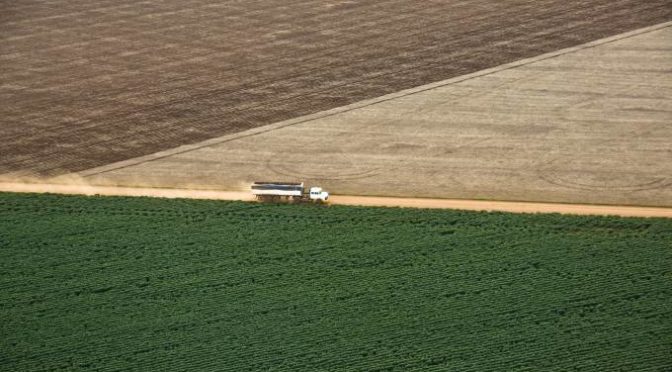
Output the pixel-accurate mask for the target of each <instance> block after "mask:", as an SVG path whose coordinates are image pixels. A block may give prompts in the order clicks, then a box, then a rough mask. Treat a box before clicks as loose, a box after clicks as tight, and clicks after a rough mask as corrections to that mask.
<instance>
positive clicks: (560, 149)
mask: <svg viewBox="0 0 672 372" xmlns="http://www.w3.org/2000/svg"><path fill="white" fill-rule="evenodd" d="M652 29H653V30H652ZM671 40H672V23H668V24H664V25H660V26H658V27H653V28H650V29H648V30H646V31H639V32H635V33H631V34H628V35H620V36H617V37H615V38H612V39H610V40H607V41H602V42H600V43H598V44H599V45H597V46H595V45H589V46H587V47H582V48H576V50H573V51H571V52H568V53H566V54H562V55H559V56H555V57H549V58H544V59H541V60H538V61H535V62H530V63H522V64H520V65H517V66H504V67H502V68H499V69H496V70H497V71H489V72H487V73H486V72H483V73H479V74H474V75H472V76H467V77H463V78H457V79H453V80H448V81H446V82H443V83H437V84H434V85H431V86H429V87H426V88H421V89H416V90H412V91H410V92H405V93H399V94H396V95H392V96H390V97H384V98H381V99H379V100H373V101H371V102H363V103H361V104H358V105H353V106H352V107H349V108H345V109H341V110H335V111H332V112H327V113H323V114H320V115H314V116H312V117H308V118H306V119H305V120H303V119H298V120H294V121H289V122H286V123H279V124H276V125H273V126H270V127H268V128H266V129H260V130H258V131H256V132H254V133H248V134H245V135H238V136H229V137H224V138H221V139H218V140H212V141H209V142H208V143H205V144H203V145H202V146H200V148H199V147H198V146H196V147H194V148H192V149H188V148H182V149H176V150H173V151H169V152H166V153H165V154H157V155H156V156H150V157H146V158H140V159H137V160H134V161H129V162H126V163H120V164H117V165H113V166H108V167H101V168H98V169H93V170H90V171H86V172H82V173H81V175H83V176H86V178H87V179H88V180H89V181H90V182H93V183H96V184H115V185H144V186H163V187H175V188H186V187H197V188H204V189H223V190H227V189H228V190H235V189H240V188H241V181H253V180H259V179H281V180H282V179H284V180H303V181H306V182H309V183H318V184H321V185H323V186H325V187H327V188H328V189H330V190H331V191H332V192H335V193H338V194H350V195H392V196H409V197H438V198H466V199H491V200H527V201H542V202H566V203H594V204H624V205H628V204H629V205H648V206H672V126H670V123H672V73H671V71H672V58H670V56H671V52H672V49H671V45H672V44H670V41H671Z"/></svg>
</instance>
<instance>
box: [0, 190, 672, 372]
mask: <svg viewBox="0 0 672 372" xmlns="http://www.w3.org/2000/svg"><path fill="white" fill-rule="evenodd" d="M671 299H672V220H665V219H634V218H631V219H624V218H605V217H569V216H560V215H514V214H504V213H474V212H459V211H441V210H433V211H430V210H410V209H409V210H407V209H393V208H389V209H387V208H354V207H337V206H334V207H329V208H324V207H315V206H290V205H279V206H275V205H260V204H253V203H242V202H215V201H195V200H167V199H151V198H108V197H74V196H54V195H31V194H23V195H19V194H0V330H1V334H0V335H1V337H0V370H3V371H14V370H17V371H18V370H20V371H29V370H77V369H86V370H101V371H114V370H141V371H181V370H210V371H222V370H232V371H245V370H264V371H266V370H272V371H280V370H285V371H295V370H309V371H317V370H360V371H377V370H387V371H391V370H398V371H402V370H403V371H405V370H460V371H464V370H473V371H483V370H498V371H509V370H534V371H536V370H544V371H546V370H562V371H566V370H586V371H594V370H605V371H615V370H670V369H672V300H671Z"/></svg>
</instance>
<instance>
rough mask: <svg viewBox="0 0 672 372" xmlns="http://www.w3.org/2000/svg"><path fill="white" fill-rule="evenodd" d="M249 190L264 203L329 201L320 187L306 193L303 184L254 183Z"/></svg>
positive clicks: (314, 187)
mask: <svg viewBox="0 0 672 372" xmlns="http://www.w3.org/2000/svg"><path fill="white" fill-rule="evenodd" d="M251 190H252V194H253V195H254V196H255V197H256V198H257V200H259V201H264V202H274V203H279V202H294V203H301V202H312V203H326V202H327V200H329V193H328V192H326V191H324V190H322V188H321V187H319V186H313V187H311V188H309V189H308V191H306V188H305V187H304V186H303V182H254V183H253V184H252V186H251Z"/></svg>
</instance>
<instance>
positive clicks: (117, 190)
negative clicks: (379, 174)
mask: <svg viewBox="0 0 672 372" xmlns="http://www.w3.org/2000/svg"><path fill="white" fill-rule="evenodd" d="M0 191H5V192H25V193H55V194H72V195H107V196H149V197H161V198H187V199H213V200H242V201H252V200H254V198H253V196H252V195H251V194H250V192H248V191H216V190H184V189H159V188H135V187H112V186H90V185H65V184H38V183H0ZM330 204H334V205H356V206H369V207H404V208H432V209H461V210H473V211H501V212H514V213H563V214H575V215H613V216H623V217H666V218H672V208H653V207H632V206H606V205H581V204H554V203H529V202H504V201H485V200H458V199H423V198H392V197H375V196H352V195H332V196H331V197H330Z"/></svg>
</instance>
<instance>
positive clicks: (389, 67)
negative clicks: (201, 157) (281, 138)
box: [0, 0, 672, 175]
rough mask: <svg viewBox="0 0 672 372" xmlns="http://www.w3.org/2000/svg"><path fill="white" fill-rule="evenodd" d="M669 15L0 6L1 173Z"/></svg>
mask: <svg viewBox="0 0 672 372" xmlns="http://www.w3.org/2000/svg"><path fill="white" fill-rule="evenodd" d="M670 19H672V0H652V1H640V0H620V1H613V0H591V1H578V0H570V1H561V0H526V1H522V0H521V1H484V0H465V1H453V0H451V1H423V2H415V1H400V0H387V1H381V0H377V1H305V0H304V1H291V0H290V1H279V0H273V1H270V0H266V1H260V0H257V1H214V0H188V1H177V0H167V1H145V2H136V1H130V0H122V1H118V0H115V1H111V0H97V1H89V2H82V3H79V2H78V3H76V4H75V3H74V2H71V1H66V0H53V1H43V0H37V1H21V2H10V1H7V2H3V3H2V4H1V5H0V102H1V104H0V136H1V137H2V140H1V141H0V174H3V173H9V172H20V173H35V174H41V175H54V174H60V173H65V172H72V171H80V170H84V169H88V168H92V167H95V166H99V165H104V164H108V163H112V162H115V161H119V160H124V159H128V158H132V157H137V156H141V155H146V154H149V153H153V152H156V151H160V150H165V149H168V148H173V147H176V146H179V145H182V144H188V143H194V142H198V141H201V140H204V139H207V138H211V137H216V136H220V135H224V134H227V133H232V132H236V131H241V130H244V129H248V128H252V127H257V126H261V125H264V124H268V123H272V122H277V121H281V120H285V119H289V118H292V117H297V116H301V115H305V114H309V113H313V112H317V111H322V110H325V109H329V108H333V107H337V106H342V105H346V104H349V103H352V102H355V101H359V100H362V99H366V98H371V97H375V96H380V95H384V94H387V93H391V92H395V91H399V90H402V89H405V88H410V87H413V86H418V85H422V84H426V83H429V82H433V81H439V80H443V79H447V78H450V77H453V76H457V75H462V74H465V73H469V72H473V71H477V70H481V69H484V68H488V67H492V66H495V65H499V64H502V63H506V62H511V61H514V60H517V59H521V58H525V57H530V56H534V55H538V54H541V53H545V52H549V51H553V50H557V49H560V48H564V47H568V46H572V45H576V44H580V43H584V42H586V41H590V40H594V39H598V38H601V37H605V36H609V35H613V34H617V33H621V32H625V31H629V30H632V29H636V28H639V27H643V26H647V25H652V24H657V23H661V22H664V21H668V20H670Z"/></svg>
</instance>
